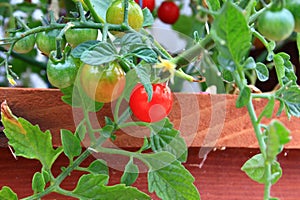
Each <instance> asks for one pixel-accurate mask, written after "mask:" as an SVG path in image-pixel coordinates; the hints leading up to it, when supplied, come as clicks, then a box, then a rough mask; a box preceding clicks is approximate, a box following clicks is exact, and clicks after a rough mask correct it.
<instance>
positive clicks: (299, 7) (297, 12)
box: [285, 0, 300, 33]
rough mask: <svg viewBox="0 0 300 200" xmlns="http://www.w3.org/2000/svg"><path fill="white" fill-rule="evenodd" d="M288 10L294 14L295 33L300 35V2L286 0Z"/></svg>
mask: <svg viewBox="0 0 300 200" xmlns="http://www.w3.org/2000/svg"><path fill="white" fill-rule="evenodd" d="M285 3H286V8H287V9H288V10H289V11H290V12H291V13H292V14H293V16H294V19H295V28H294V31H296V32H298V33H300V1H299V0H286V1H285Z"/></svg>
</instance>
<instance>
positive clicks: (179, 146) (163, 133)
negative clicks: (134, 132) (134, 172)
mask: <svg viewBox="0 0 300 200" xmlns="http://www.w3.org/2000/svg"><path fill="white" fill-rule="evenodd" d="M150 128H151V135H150V144H151V149H152V150H153V151H154V152H161V151H167V152H169V153H171V154H173V155H174V156H175V157H176V158H177V159H178V160H179V161H180V162H185V161H186V160H187V146H186V143H185V141H184V139H183V138H182V137H181V136H180V133H179V131H178V130H176V129H175V128H174V127H173V124H172V123H171V122H170V121H169V119H167V118H166V119H164V120H162V121H160V122H157V123H153V124H150Z"/></svg>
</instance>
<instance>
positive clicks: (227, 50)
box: [211, 1, 252, 64]
mask: <svg viewBox="0 0 300 200" xmlns="http://www.w3.org/2000/svg"><path fill="white" fill-rule="evenodd" d="M211 34H212V37H213V39H214V41H215V42H216V44H217V48H218V49H219V51H220V52H221V54H222V55H223V57H224V58H227V59H230V60H233V61H234V63H236V64H240V63H241V62H242V60H243V59H244V58H245V57H246V56H247V55H248V52H249V50H250V48H251V40H252V36H251V31H250V28H249V26H248V24H247V21H246V19H245V16H244V14H243V11H242V10H241V9H240V8H239V7H238V6H237V5H235V4H234V3H233V2H232V1H226V2H225V3H224V4H223V7H222V8H221V11H220V13H219V14H218V15H217V16H216V17H215V19H214V22H213V24H212V29H211Z"/></svg>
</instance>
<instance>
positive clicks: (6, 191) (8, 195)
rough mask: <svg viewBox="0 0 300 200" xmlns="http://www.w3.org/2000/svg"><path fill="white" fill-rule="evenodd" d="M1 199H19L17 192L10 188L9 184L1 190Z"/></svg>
mask: <svg viewBox="0 0 300 200" xmlns="http://www.w3.org/2000/svg"><path fill="white" fill-rule="evenodd" d="M0 199H2V200H18V196H17V194H16V193H14V192H13V191H12V189H10V187H8V186H3V187H2V188H1V190H0Z"/></svg>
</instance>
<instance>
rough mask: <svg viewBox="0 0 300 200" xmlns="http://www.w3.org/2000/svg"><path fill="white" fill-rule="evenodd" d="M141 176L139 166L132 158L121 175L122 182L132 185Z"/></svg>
mask: <svg viewBox="0 0 300 200" xmlns="http://www.w3.org/2000/svg"><path fill="white" fill-rule="evenodd" d="M138 176H139V168H138V166H137V165H136V164H134V163H133V159H130V160H129V162H128V163H127V165H126V166H125V170H124V172H123V175H122V177H121V183H123V184H125V185H127V186H129V185H132V184H133V183H134V182H135V181H136V179H137V178H138Z"/></svg>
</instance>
